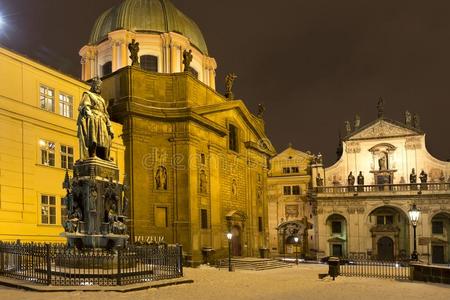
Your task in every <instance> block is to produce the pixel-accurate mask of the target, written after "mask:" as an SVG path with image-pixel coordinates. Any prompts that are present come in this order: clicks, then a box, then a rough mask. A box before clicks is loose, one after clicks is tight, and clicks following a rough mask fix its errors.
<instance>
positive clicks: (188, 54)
mask: <svg viewBox="0 0 450 300" xmlns="http://www.w3.org/2000/svg"><path fill="white" fill-rule="evenodd" d="M192 58H193V56H192V50H189V51H187V50H184V51H183V65H184V70H183V71H184V72H189V70H190V67H191V62H192Z"/></svg>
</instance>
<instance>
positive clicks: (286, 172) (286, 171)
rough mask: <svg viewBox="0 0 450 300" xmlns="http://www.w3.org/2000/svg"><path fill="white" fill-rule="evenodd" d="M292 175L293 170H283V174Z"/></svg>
mask: <svg viewBox="0 0 450 300" xmlns="http://www.w3.org/2000/svg"><path fill="white" fill-rule="evenodd" d="M289 173H291V168H283V174H289Z"/></svg>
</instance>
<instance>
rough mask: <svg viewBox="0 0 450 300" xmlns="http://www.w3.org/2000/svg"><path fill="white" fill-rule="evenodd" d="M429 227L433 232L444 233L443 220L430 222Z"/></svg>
mask: <svg viewBox="0 0 450 300" xmlns="http://www.w3.org/2000/svg"><path fill="white" fill-rule="evenodd" d="M431 229H432V232H433V234H444V222H442V221H433V222H431Z"/></svg>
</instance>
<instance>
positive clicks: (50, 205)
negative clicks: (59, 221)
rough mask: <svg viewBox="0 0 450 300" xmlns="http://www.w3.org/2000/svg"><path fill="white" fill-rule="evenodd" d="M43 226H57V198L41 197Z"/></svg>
mask: <svg viewBox="0 0 450 300" xmlns="http://www.w3.org/2000/svg"><path fill="white" fill-rule="evenodd" d="M41 224H48V225H55V224H56V197H55V196H48V195H41Z"/></svg>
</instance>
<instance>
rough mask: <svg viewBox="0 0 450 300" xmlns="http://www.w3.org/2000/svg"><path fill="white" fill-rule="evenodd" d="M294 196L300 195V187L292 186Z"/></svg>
mask: <svg viewBox="0 0 450 300" xmlns="http://www.w3.org/2000/svg"><path fill="white" fill-rule="evenodd" d="M292 195H300V186H299V185H293V186H292Z"/></svg>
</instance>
